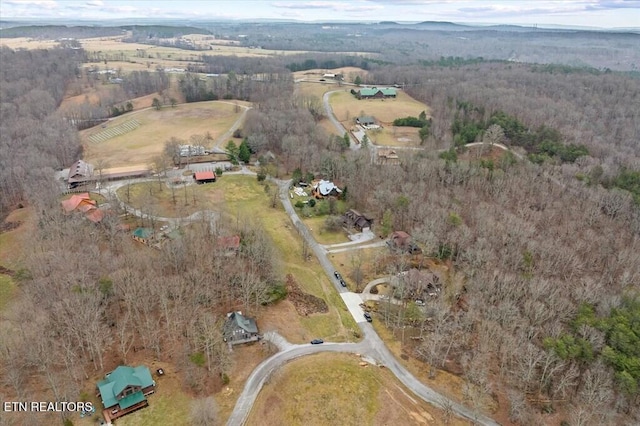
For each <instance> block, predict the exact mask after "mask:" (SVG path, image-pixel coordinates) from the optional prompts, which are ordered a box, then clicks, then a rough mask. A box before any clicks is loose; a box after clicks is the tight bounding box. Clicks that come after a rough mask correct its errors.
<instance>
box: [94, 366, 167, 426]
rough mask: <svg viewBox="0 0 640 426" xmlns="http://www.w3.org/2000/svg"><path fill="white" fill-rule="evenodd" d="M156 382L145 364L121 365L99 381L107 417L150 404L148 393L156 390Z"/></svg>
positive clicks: (120, 414) (114, 416) (99, 393)
mask: <svg viewBox="0 0 640 426" xmlns="http://www.w3.org/2000/svg"><path fill="white" fill-rule="evenodd" d="M155 386H156V382H155V381H154V380H153V378H152V377H151V372H150V371H149V369H148V368H147V367H145V366H142V365H141V366H138V367H128V366H125V365H121V366H119V367H118V368H116V369H115V370H113V371H112V372H111V373H109V374H107V375H106V376H105V378H104V380H101V381H99V382H98V385H97V387H98V395H99V396H100V399H102V405H103V406H104V411H105V417H109V418H110V419H116V418H118V417H121V416H124V415H125V414H128V413H131V412H133V411H135V410H138V409H140V408H143V407H146V406H147V405H149V403H148V402H147V398H146V397H147V395H150V394H152V393H153V392H154V389H155Z"/></svg>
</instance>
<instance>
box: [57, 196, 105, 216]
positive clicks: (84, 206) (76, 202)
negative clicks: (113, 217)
mask: <svg viewBox="0 0 640 426" xmlns="http://www.w3.org/2000/svg"><path fill="white" fill-rule="evenodd" d="M61 204H62V209H63V210H64V211H65V212H66V213H71V212H73V211H78V212H81V213H86V218H87V219H89V220H90V221H91V222H93V223H98V222H100V221H101V220H102V219H103V218H104V212H103V211H102V210H100V209H98V203H97V202H96V201H95V200H92V199H91V198H90V197H89V193H88V192H85V193H82V194H74V195H72V196H71V198H69V199H67V200H63V201H62V202H61Z"/></svg>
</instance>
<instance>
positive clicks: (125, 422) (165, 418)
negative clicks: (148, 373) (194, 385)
mask: <svg viewBox="0 0 640 426" xmlns="http://www.w3.org/2000/svg"><path fill="white" fill-rule="evenodd" d="M179 389H180V388H179V387H178V388H171V389H169V388H166V387H160V386H158V389H157V391H156V393H155V394H153V395H151V396H149V397H148V400H149V406H148V407H147V408H143V409H142V410H139V411H136V412H134V413H131V414H128V415H126V416H124V417H122V418H120V419H118V420H117V424H118V425H119V426H156V425H175V426H181V425H184V426H188V425H190V424H191V420H190V417H189V410H190V408H191V401H192V399H191V398H190V397H189V396H188V395H187V394H186V393H184V392H182V391H180V390H179Z"/></svg>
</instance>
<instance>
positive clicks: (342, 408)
mask: <svg viewBox="0 0 640 426" xmlns="http://www.w3.org/2000/svg"><path fill="white" fill-rule="evenodd" d="M409 395H411V393H410V392H408V391H405V390H404V388H403V387H402V385H400V384H399V383H398V381H397V380H396V379H395V377H393V375H392V374H391V373H390V372H389V371H388V370H386V369H380V368H377V367H374V366H371V365H368V364H366V365H364V366H362V365H360V358H358V357H356V356H355V355H351V354H329V353H322V354H317V355H310V356H307V357H304V358H302V359H299V360H295V361H292V362H291V363H289V364H287V365H286V366H284V367H283V368H282V369H280V370H278V371H276V372H275V373H274V375H273V377H272V378H271V379H270V380H269V381H268V383H267V384H266V385H265V386H264V388H263V389H262V391H261V392H260V394H259V395H258V398H257V400H256V402H255V404H254V406H253V409H252V411H251V413H250V415H249V418H248V421H247V424H286V425H305V426H306V425H327V424H345V425H347V424H349V425H355V424H366V425H385V424H443V421H442V420H443V417H442V412H441V411H440V410H438V409H436V408H434V407H432V406H430V405H429V404H427V403H424V402H422V401H420V400H415V399H413V398H412V397H410V396H409ZM451 424H454V425H462V424H468V423H466V422H463V421H458V420H456V419H454V420H453V422H452V423H451Z"/></svg>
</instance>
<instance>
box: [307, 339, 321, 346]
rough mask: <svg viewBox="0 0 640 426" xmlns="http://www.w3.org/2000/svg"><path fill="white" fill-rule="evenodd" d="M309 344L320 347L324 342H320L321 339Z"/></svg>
mask: <svg viewBox="0 0 640 426" xmlns="http://www.w3.org/2000/svg"><path fill="white" fill-rule="evenodd" d="M310 343H311V344H312V345H321V344H323V343H324V340H322V339H313V340H312V341H311V342H310Z"/></svg>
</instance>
